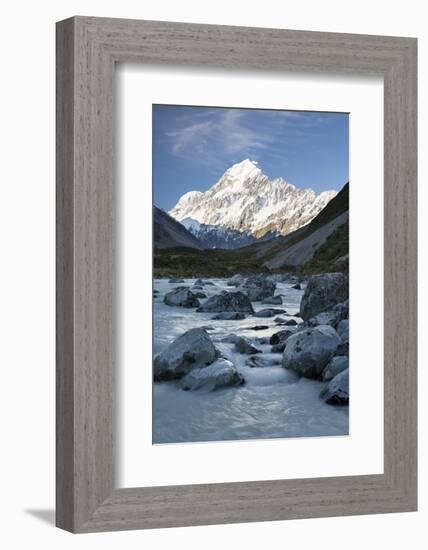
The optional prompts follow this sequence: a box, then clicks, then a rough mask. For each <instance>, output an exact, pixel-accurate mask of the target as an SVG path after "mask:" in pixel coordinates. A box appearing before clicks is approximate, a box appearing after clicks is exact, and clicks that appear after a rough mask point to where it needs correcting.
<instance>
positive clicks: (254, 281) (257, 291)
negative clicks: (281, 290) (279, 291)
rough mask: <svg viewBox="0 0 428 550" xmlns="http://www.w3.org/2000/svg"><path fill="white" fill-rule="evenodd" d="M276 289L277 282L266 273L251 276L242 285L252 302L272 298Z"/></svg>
mask: <svg viewBox="0 0 428 550" xmlns="http://www.w3.org/2000/svg"><path fill="white" fill-rule="evenodd" d="M275 289H276V284H275V283H274V282H273V281H270V280H269V279H267V278H266V276H264V275H257V276H254V277H250V278H248V279H247V280H246V281H245V283H244V284H243V285H242V290H243V291H244V292H246V294H247V295H248V298H249V299H250V300H251V301H252V302H257V301H259V300H265V299H266V298H270V297H271V296H273V295H274V294H275Z"/></svg>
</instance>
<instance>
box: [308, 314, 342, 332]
mask: <svg viewBox="0 0 428 550" xmlns="http://www.w3.org/2000/svg"><path fill="white" fill-rule="evenodd" d="M339 318H340V315H339V313H338V312H337V311H334V310H330V311H323V312H322V313H318V315H315V317H311V318H310V319H309V320H308V321H306V325H307V326H308V327H317V326H318V325H330V326H331V327H333V328H336V326H337V323H338V321H339Z"/></svg>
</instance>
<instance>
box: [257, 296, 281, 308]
mask: <svg viewBox="0 0 428 550" xmlns="http://www.w3.org/2000/svg"><path fill="white" fill-rule="evenodd" d="M262 304H269V305H273V306H277V305H281V304H282V296H271V297H270V298H266V299H264V300H263V302H262Z"/></svg>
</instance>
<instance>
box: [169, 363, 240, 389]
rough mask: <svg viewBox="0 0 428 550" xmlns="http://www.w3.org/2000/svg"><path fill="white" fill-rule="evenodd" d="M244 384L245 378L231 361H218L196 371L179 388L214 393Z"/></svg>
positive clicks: (182, 380)
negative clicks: (220, 389)
mask: <svg viewBox="0 0 428 550" xmlns="http://www.w3.org/2000/svg"><path fill="white" fill-rule="evenodd" d="M243 383H244V378H243V377H242V376H241V374H239V372H238V371H237V370H236V368H235V366H234V365H233V363H231V361H228V360H227V359H223V358H220V359H217V361H215V362H214V363H212V364H211V365H209V366H208V367H203V368H198V369H194V370H192V371H191V372H189V373H188V374H186V376H184V378H182V379H181V380H180V382H179V387H181V388H182V389H183V390H186V391H194V390H199V389H203V390H205V391H214V390H217V389H219V388H225V387H228V386H237V385H241V384H243Z"/></svg>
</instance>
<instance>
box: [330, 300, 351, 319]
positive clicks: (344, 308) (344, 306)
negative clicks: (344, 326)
mask: <svg viewBox="0 0 428 550" xmlns="http://www.w3.org/2000/svg"><path fill="white" fill-rule="evenodd" d="M333 311H337V312H338V314H339V319H349V300H345V301H344V302H340V304H337V305H335V306H334V308H333Z"/></svg>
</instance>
